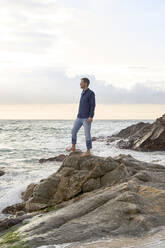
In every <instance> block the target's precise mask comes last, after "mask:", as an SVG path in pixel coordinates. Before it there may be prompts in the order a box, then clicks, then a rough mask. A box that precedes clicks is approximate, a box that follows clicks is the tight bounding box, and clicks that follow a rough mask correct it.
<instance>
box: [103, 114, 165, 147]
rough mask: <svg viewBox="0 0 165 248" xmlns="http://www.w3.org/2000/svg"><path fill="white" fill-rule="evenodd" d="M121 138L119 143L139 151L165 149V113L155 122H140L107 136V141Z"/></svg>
mask: <svg viewBox="0 0 165 248" xmlns="http://www.w3.org/2000/svg"><path fill="white" fill-rule="evenodd" d="M115 139H120V140H119V141H118V142H117V145H118V146H119V147H120V148H124V149H133V150H139V151H156V150H157V151H165V114H164V115H163V116H162V117H160V118H157V119H156V121H155V122H153V123H145V122H139V123H137V124H133V125H131V126H129V127H127V128H124V129H122V130H121V131H120V132H119V133H118V134H115V135H112V136H109V137H107V142H108V143H109V142H112V141H114V140H115Z"/></svg>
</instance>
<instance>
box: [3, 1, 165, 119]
mask: <svg viewBox="0 0 165 248" xmlns="http://www.w3.org/2000/svg"><path fill="white" fill-rule="evenodd" d="M164 27H165V1H164V0H157V1H155V0H145V1H144V0H83V1H81V0H14V1H13V0H1V1H0V33H1V36H0V105H2V106H1V108H0V109H2V112H3V113H5V110H6V111H8V110H7V109H8V107H7V109H5V108H6V106H7V105H10V109H11V113H12V114H13V115H14V112H13V111H14V109H15V107H14V106H18V105H20V106H25V105H27V104H29V107H30V106H31V105H32V104H34V105H35V104H36V105H37V104H41V105H44V104H50V105H52V106H58V105H59V104H61V106H65V104H73V105H74V104H76V105H75V106H76V108H77V105H78V102H79V98H80V94H81V88H80V79H81V77H88V78H89V79H90V85H89V88H90V89H92V90H93V91H94V92H95V95H96V103H97V106H98V107H99V106H102V105H104V106H105V107H104V109H105V110H106V109H107V106H110V107H111V106H112V105H113V106H115V105H116V106H117V105H120V104H121V105H123V106H127V104H128V105H130V106H132V108H133V106H134V105H138V104H139V109H140V110H139V113H140V112H141V106H142V105H144V108H146V110H147V111H149V112H150V116H152V117H155V116H156V115H159V114H160V112H161V113H162V114H163V113H164V112H165V111H164V108H162V106H163V105H164V104H165V46H164V44H165V32H164ZM153 104H154V105H155V109H157V111H156V112H155V114H154V115H153V112H152V110H153V107H152V106H153ZM140 105H141V106H140ZM149 105H150V107H149ZM12 106H13V107H12ZM68 106H69V105H68ZM70 106H71V105H70ZM159 106H160V108H159ZM164 106H165V105H164ZM16 108H17V107H16ZM76 108H75V112H74V115H76V111H77V109H76ZM130 108H131V107H130ZM20 109H22V107H20ZM32 109H33V108H32ZM124 109H126V108H124ZM160 109H161V111H160ZM56 110H57V107H56ZM146 110H145V111H146ZM54 111H55V109H54ZM106 111H107V112H106ZM106 111H105V115H106V113H107V114H108V113H109V110H108V109H107V110H106ZM125 111H126V110H125ZM147 111H146V112H147ZM2 112H0V114H1V116H0V118H2V117H3V116H4V114H2ZM25 112H26V111H25ZM143 115H144V113H143ZM58 116H59V115H58V114H57V115H56V117H58ZM60 116H61V115H60ZM100 116H101V115H100V113H99V111H98V115H97V116H96V117H97V118H100ZM115 116H116V114H115ZM119 116H122V115H121V112H120V111H119ZM119 116H118V117H119ZM125 116H128V113H125ZM131 116H132V115H131ZM131 116H130V117H131ZM70 117H74V116H73V115H72V111H71V112H70ZM135 117H136V116H135ZM60 118H61V117H60Z"/></svg>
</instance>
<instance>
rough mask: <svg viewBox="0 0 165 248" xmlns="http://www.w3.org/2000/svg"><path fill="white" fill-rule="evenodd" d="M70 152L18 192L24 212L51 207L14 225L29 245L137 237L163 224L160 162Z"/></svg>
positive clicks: (164, 185) (164, 189) (164, 184)
mask: <svg viewBox="0 0 165 248" xmlns="http://www.w3.org/2000/svg"><path fill="white" fill-rule="evenodd" d="M80 154H81V153H80V152H71V153H70V154H69V156H68V157H66V158H65V159H64V161H63V163H62V165H61V167H60V168H59V169H58V171H57V172H56V173H54V174H52V175H51V176H49V177H48V178H46V179H42V180H41V181H40V182H39V183H38V184H31V185H29V186H28V188H27V190H26V191H25V192H24V193H23V194H22V197H23V198H24V211H26V212H32V211H34V210H41V209H42V208H46V207H48V206H49V207H50V206H54V210H53V211H51V212H49V213H43V215H40V216H39V217H35V218H33V219H31V220H30V222H29V223H28V224H26V225H25V226H22V227H20V228H19V231H20V233H21V235H22V236H23V239H24V240H28V241H29V244H30V247H32V248H33V247H34V248H35V247H38V246H39V245H48V244H60V243H65V242H75V241H83V240H94V239H99V238H102V237H107V236H108V237H111V236H113V235H130V236H132V235H133V236H134V235H136V236H141V235H144V234H145V233H147V232H148V231H149V230H151V229H152V228H153V227H158V226H161V225H165V167H164V166H163V165H159V164H152V163H147V162H142V161H139V160H136V159H134V158H133V157H132V156H130V155H122V154H121V155H119V156H117V157H114V158H112V157H110V156H108V157H99V156H94V155H91V156H87V157H81V156H80Z"/></svg>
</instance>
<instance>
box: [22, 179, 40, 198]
mask: <svg viewBox="0 0 165 248" xmlns="http://www.w3.org/2000/svg"><path fill="white" fill-rule="evenodd" d="M36 185H37V184H36V183H31V184H29V185H28V187H27V189H26V191H25V192H22V193H21V196H22V199H23V200H24V201H27V200H28V199H29V198H30V197H32V195H33V190H34V187H35V186H36Z"/></svg>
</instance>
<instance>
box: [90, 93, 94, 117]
mask: <svg viewBox="0 0 165 248" xmlns="http://www.w3.org/2000/svg"><path fill="white" fill-rule="evenodd" d="M89 99H90V100H89V102H90V114H89V117H90V118H93V116H94V110H95V106H96V101H95V93H94V92H92V93H91V95H90V98H89Z"/></svg>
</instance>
